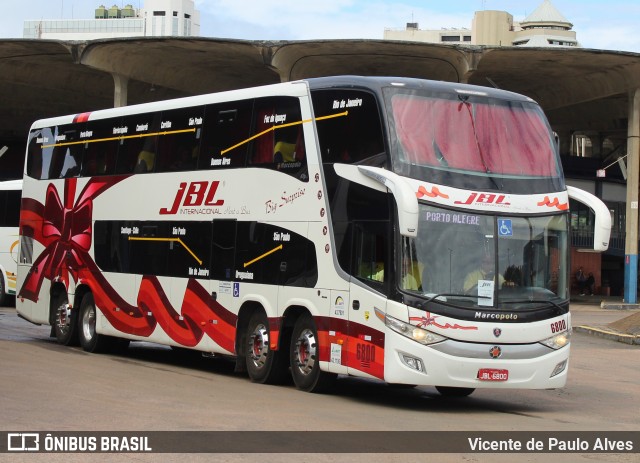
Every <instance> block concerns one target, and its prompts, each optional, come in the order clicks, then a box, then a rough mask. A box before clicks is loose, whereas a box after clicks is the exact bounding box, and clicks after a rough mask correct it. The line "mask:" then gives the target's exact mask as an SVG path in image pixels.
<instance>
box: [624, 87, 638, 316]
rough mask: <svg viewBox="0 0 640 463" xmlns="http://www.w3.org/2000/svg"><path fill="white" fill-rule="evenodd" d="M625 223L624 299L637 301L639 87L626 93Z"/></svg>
mask: <svg viewBox="0 0 640 463" xmlns="http://www.w3.org/2000/svg"><path fill="white" fill-rule="evenodd" d="M627 154H628V157H627V223H626V232H627V233H626V235H627V236H626V240H625V247H624V300H625V302H628V303H630V304H635V303H637V300H638V180H639V177H640V88H637V89H635V90H634V91H632V92H630V93H629V127H628V129H627Z"/></svg>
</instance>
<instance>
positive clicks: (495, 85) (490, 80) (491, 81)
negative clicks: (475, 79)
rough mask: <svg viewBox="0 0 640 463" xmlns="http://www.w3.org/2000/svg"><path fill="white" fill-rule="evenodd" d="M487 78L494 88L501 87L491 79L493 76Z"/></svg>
mask: <svg viewBox="0 0 640 463" xmlns="http://www.w3.org/2000/svg"><path fill="white" fill-rule="evenodd" d="M485 78H486V79H487V81H488V82H489V83H490V84H491V85H493V88H497V89H499V88H500V87H498V84H496V83H495V82H494V81H493V80H492V79H491V77H485Z"/></svg>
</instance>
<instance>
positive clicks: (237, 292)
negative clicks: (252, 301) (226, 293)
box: [233, 283, 240, 297]
mask: <svg viewBox="0 0 640 463" xmlns="http://www.w3.org/2000/svg"><path fill="white" fill-rule="evenodd" d="M233 297H240V283H234V284H233Z"/></svg>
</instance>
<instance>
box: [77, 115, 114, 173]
mask: <svg viewBox="0 0 640 463" xmlns="http://www.w3.org/2000/svg"><path fill="white" fill-rule="evenodd" d="M120 121H121V119H120V118H117V119H98V120H95V121H90V122H87V125H86V127H85V132H86V134H88V135H89V136H88V137H87V138H86V139H85V143H84V159H83V162H82V175H83V176H85V177H92V176H94V175H112V174H113V173H114V172H115V167H116V158H117V156H118V147H119V146H120V142H119V140H114V139H113V128H114V127H119V126H120Z"/></svg>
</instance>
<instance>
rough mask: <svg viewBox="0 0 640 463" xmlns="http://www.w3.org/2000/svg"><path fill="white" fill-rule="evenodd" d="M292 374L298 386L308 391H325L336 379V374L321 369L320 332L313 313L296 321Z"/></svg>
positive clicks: (292, 339)
mask: <svg viewBox="0 0 640 463" xmlns="http://www.w3.org/2000/svg"><path fill="white" fill-rule="evenodd" d="M290 361H291V376H293V382H294V383H295V385H296V387H297V388H298V389H300V390H302V391H306V392H325V391H327V390H328V389H330V388H331V386H332V385H333V382H334V381H335V379H336V376H337V375H335V374H332V373H327V372H324V371H320V359H319V346H318V332H317V330H316V325H315V323H314V322H313V318H311V315H308V314H306V315H303V316H301V317H300V318H299V319H298V321H297V322H296V325H295V327H294V328H293V336H292V337H291V349H290Z"/></svg>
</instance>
